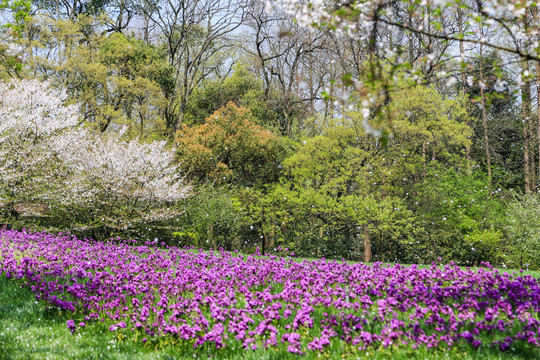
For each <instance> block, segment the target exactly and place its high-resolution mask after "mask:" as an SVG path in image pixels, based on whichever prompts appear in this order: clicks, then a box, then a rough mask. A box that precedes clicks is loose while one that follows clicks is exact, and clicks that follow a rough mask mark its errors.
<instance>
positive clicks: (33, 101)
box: [0, 80, 78, 217]
mask: <svg viewBox="0 0 540 360" xmlns="http://www.w3.org/2000/svg"><path fill="white" fill-rule="evenodd" d="M66 97H67V96H66V94H65V93H64V92H60V91H56V90H53V89H51V88H50V87H49V85H48V84H47V83H43V82H39V81H37V80H13V81H10V82H0V189H1V190H0V204H1V205H0V206H2V208H3V210H4V216H6V215H9V216H11V215H13V216H15V217H16V216H17V211H16V210H15V208H14V205H16V204H21V203H25V202H33V201H34V200H35V198H36V197H38V196H39V194H40V192H42V191H43V188H44V186H45V185H46V184H50V183H51V177H53V176H54V171H53V169H54V168H55V166H56V165H57V163H56V161H55V156H54V151H52V148H51V143H50V141H51V140H52V139H54V138H55V137H57V136H59V134H60V133H61V132H62V131H63V130H64V129H66V128H68V127H71V126H75V125H76V124H77V121H78V117H77V115H76V114H77V107H76V106H74V105H70V106H64V101H65V100H66Z"/></svg>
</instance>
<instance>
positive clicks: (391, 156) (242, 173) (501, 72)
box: [0, 0, 540, 269]
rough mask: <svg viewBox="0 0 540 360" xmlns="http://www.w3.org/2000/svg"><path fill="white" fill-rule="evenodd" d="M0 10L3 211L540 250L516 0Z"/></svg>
mask: <svg viewBox="0 0 540 360" xmlns="http://www.w3.org/2000/svg"><path fill="white" fill-rule="evenodd" d="M0 12H1V14H2V19H3V20H2V24H1V25H2V27H1V28H0V74H1V76H0V77H1V78H2V79H3V82H2V83H1V85H0V115H1V116H0V117H1V118H2V119H1V121H0V220H1V223H2V224H3V225H7V226H10V227H13V228H17V229H22V228H25V227H26V228H29V229H33V230H47V231H51V232H60V231H69V232H70V233H72V234H77V235H78V236H81V237H85V236H89V237H92V238H94V239H96V240H99V241H103V240H107V239H109V238H111V237H115V236H122V237H124V238H136V239H154V238H158V239H160V241H162V242H165V243H166V244H168V245H182V246H197V247H202V248H205V249H209V248H214V249H216V248H219V247H223V248H224V249H226V250H232V251H234V250H239V251H246V252H252V251H254V249H255V248H256V247H257V246H259V247H260V248H261V251H262V252H263V253H274V254H279V253H280V250H279V248H280V247H281V248H289V249H290V250H291V251H294V252H295V253H296V254H298V255H301V256H306V257H322V256H324V257H327V258H337V259H341V258H345V259H349V260H360V261H366V262H370V261H393V262H406V263H426V264H429V263H431V262H432V261H438V259H439V258H440V259H441V261H443V262H449V261H455V262H456V263H457V264H459V265H467V266H477V265H480V264H481V263H482V262H484V261H489V262H491V263H493V264H496V265H497V266H501V267H516V268H517V267H530V268H533V269H538V268H540V263H539V262H538V258H540V257H538V256H537V254H538V249H539V246H540V245H539V239H538V236H537V234H538V233H540V231H539V230H538V226H539V225H538V224H537V223H536V222H535V221H534V220H532V219H535V218H536V216H535V214H536V213H537V212H538V211H539V209H540V202H539V200H538V191H537V189H540V187H539V186H540V162H539V160H540V122H539V115H540V112H539V111H538V103H539V101H538V98H539V96H538V94H539V89H540V58H539V53H538V51H539V47H538V38H537V37H538V28H539V26H540V25H539V19H540V17H539V11H538V5H537V4H536V3H535V2H534V1H532V2H531V1H514V2H512V3H511V4H510V5H508V4H506V1H502V0H500V1H499V0H490V1H468V0H463V1H461V0H449V1H438V0H428V1H422V0H399V1H386V0H365V1H364V0H362V1H349V2H344V3H342V2H332V1H330V2H326V1H308V0H306V1H300V2H299V1H288V0H279V1H268V2H263V1H259V0H235V1H229V2H223V1H221V0H186V1H173V0H171V1H163V0H152V1H150V0H140V1H139V0H137V1H133V0H110V1H109V0H107V1H79V0H77V1H37V0H36V1H30V0H2V1H1V2H0ZM180 14H182V16H180ZM535 76H536V78H535Z"/></svg>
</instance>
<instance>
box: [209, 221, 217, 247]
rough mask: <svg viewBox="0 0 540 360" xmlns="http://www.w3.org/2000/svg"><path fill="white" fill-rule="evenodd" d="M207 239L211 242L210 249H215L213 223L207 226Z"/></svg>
mask: <svg viewBox="0 0 540 360" xmlns="http://www.w3.org/2000/svg"><path fill="white" fill-rule="evenodd" d="M208 239H209V240H210V243H211V244H212V249H213V250H217V243H216V238H215V237H214V225H210V226H209V227H208Z"/></svg>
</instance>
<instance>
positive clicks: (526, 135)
mask: <svg viewBox="0 0 540 360" xmlns="http://www.w3.org/2000/svg"><path fill="white" fill-rule="evenodd" d="M528 68H529V65H528V63H527V61H525V60H523V61H522V62H521V70H522V72H525V71H528ZM530 105H531V88H530V82H529V81H527V80H525V83H524V84H523V85H522V86H521V116H522V118H523V119H522V122H523V163H524V164H523V165H524V170H523V171H524V177H525V193H527V194H528V193H530V192H531V168H530V157H529V151H530V136H531V134H530V128H529V126H528V124H529V117H530Z"/></svg>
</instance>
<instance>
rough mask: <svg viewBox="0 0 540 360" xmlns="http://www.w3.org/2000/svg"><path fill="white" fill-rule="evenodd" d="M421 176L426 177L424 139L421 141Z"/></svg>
mask: <svg viewBox="0 0 540 360" xmlns="http://www.w3.org/2000/svg"><path fill="white" fill-rule="evenodd" d="M422 163H423V164H422V165H423V168H422V176H423V177H426V142H425V141H424V142H423V143H422Z"/></svg>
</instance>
